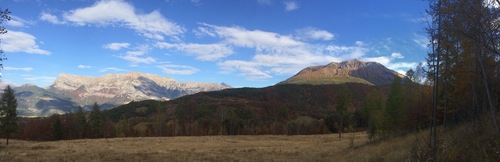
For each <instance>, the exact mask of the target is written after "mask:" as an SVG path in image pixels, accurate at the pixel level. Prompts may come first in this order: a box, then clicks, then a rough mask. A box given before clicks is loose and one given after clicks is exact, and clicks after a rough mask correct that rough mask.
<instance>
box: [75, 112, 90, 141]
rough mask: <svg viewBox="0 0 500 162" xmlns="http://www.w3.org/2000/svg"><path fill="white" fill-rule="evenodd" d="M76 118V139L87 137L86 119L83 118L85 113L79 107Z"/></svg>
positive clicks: (87, 126)
mask: <svg viewBox="0 0 500 162" xmlns="http://www.w3.org/2000/svg"><path fill="white" fill-rule="evenodd" d="M75 118H76V126H75V127H76V130H77V135H78V138H85V137H87V132H88V130H89V125H88V123H87V118H86V117H85V112H84V111H83V108H82V107H81V106H79V107H78V111H77V112H76V113H75Z"/></svg>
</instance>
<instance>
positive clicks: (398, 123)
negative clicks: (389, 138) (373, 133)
mask: <svg viewBox="0 0 500 162" xmlns="http://www.w3.org/2000/svg"><path fill="white" fill-rule="evenodd" d="M404 115H405V113H404V97H403V92H402V89H401V78H399V77H394V80H393V81H392V85H391V89H390V91H389V96H388V98H387V102H386V108H385V111H384V126H385V127H386V129H387V131H388V132H394V131H399V130H401V129H402V126H403V123H404V121H405V116H404Z"/></svg>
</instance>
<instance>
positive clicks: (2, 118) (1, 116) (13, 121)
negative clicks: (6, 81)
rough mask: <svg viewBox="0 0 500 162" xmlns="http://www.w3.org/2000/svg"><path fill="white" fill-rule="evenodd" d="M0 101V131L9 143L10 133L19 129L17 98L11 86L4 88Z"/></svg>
mask: <svg viewBox="0 0 500 162" xmlns="http://www.w3.org/2000/svg"><path fill="white" fill-rule="evenodd" d="M0 102H1V105H0V133H1V134H2V135H5V136H6V139H7V145H9V138H10V135H11V134H12V133H15V132H16V130H17V99H16V96H14V90H13V89H12V88H11V87H10V86H7V88H5V89H4V92H3V95H2V98H1V100H0Z"/></svg>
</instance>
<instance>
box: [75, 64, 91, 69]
mask: <svg viewBox="0 0 500 162" xmlns="http://www.w3.org/2000/svg"><path fill="white" fill-rule="evenodd" d="M90 68H92V66H88V65H78V69H90Z"/></svg>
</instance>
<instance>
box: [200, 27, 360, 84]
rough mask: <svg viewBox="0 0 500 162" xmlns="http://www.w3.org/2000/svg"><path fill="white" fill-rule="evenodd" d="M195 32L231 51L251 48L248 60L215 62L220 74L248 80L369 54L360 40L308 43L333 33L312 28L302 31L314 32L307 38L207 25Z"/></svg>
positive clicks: (287, 73)
mask: <svg viewBox="0 0 500 162" xmlns="http://www.w3.org/2000/svg"><path fill="white" fill-rule="evenodd" d="M197 31H198V34H200V36H203V35H204V36H209V37H214V38H220V39H222V40H221V41H220V43H222V44H225V45H226V46H228V47H231V48H248V49H253V50H254V51H255V54H254V55H253V57H252V58H251V59H250V60H224V61H221V62H218V63H217V65H218V66H219V67H220V68H221V70H222V71H221V72H222V73H226V74H228V73H238V74H239V75H240V76H243V77H245V78H246V79H249V80H265V79H268V78H272V77H273V76H274V75H289V74H295V73H297V72H298V71H300V70H301V69H302V68H304V67H307V66H311V65H319V64H326V63H329V62H332V61H341V60H347V59H353V58H360V57H362V56H364V55H365V53H366V52H367V51H368V49H367V47H365V45H364V43H363V42H360V41H358V42H356V43H355V44H354V45H352V46H338V45H334V44H316V43H310V42H308V41H314V40H318V39H319V40H330V39H333V34H331V33H329V32H327V31H324V30H319V29H316V28H313V27H310V28H308V29H305V30H303V31H301V32H302V33H307V32H309V33H313V35H314V33H316V35H314V36H309V37H307V38H306V37H305V36H302V37H299V36H291V35H283V34H279V33H274V32H269V31H262V30H248V29H245V28H242V27H238V26H232V27H227V26H216V25H210V24H201V27H199V28H198V29H197ZM330 34H331V35H330ZM297 35H298V34H297ZM306 40H308V41H306Z"/></svg>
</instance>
